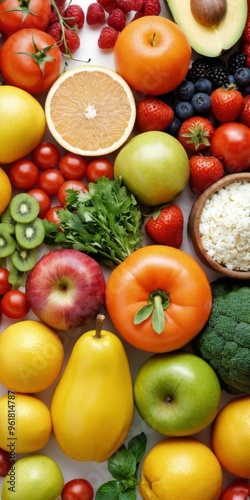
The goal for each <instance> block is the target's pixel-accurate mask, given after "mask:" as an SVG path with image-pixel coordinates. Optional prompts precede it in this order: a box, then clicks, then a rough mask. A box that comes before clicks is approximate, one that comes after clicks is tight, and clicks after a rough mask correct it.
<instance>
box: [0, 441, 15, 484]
mask: <svg viewBox="0 0 250 500" xmlns="http://www.w3.org/2000/svg"><path fill="white" fill-rule="evenodd" d="M12 465H13V462H11V460H10V454H9V453H8V451H5V450H3V449H2V448H0V477H5V476H6V475H7V474H8V472H9V470H10V468H11V466H12Z"/></svg>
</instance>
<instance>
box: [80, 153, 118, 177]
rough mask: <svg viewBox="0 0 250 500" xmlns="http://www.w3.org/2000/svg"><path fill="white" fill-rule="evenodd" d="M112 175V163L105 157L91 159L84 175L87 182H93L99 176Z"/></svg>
mask: <svg viewBox="0 0 250 500" xmlns="http://www.w3.org/2000/svg"><path fill="white" fill-rule="evenodd" d="M113 175H114V165H113V163H111V161H109V160H107V159H105V158H99V159H96V160H92V161H91V162H90V163H89V164H88V166H87V170H86V177H87V179H88V181H89V182H94V181H95V180H96V179H98V178H99V177H108V178H109V179H110V178H111V177H113Z"/></svg>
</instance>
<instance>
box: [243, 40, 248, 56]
mask: <svg viewBox="0 0 250 500" xmlns="http://www.w3.org/2000/svg"><path fill="white" fill-rule="evenodd" d="M242 52H244V54H246V56H247V57H249V56H250V43H249V42H245V43H244V44H243V47H242Z"/></svg>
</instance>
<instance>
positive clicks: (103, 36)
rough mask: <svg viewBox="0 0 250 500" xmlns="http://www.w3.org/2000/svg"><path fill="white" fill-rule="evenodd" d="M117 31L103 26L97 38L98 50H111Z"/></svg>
mask: <svg viewBox="0 0 250 500" xmlns="http://www.w3.org/2000/svg"><path fill="white" fill-rule="evenodd" d="M118 35H119V31H117V30H115V29H114V28H112V26H104V28H102V29H101V32H100V35H99V38H98V47H99V48H100V49H112V48H113V47H114V45H115V42H116V40H117V37H118Z"/></svg>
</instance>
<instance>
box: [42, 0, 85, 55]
mask: <svg viewBox="0 0 250 500" xmlns="http://www.w3.org/2000/svg"><path fill="white" fill-rule="evenodd" d="M84 21H85V14H84V11H83V9H82V8H81V7H80V5H75V4H69V5H68V6H67V4H66V0H51V16H50V22H49V25H48V27H47V29H46V32H47V33H48V34H49V35H51V36H52V38H54V40H55V41H56V42H58V44H59V47H60V50H61V52H62V53H63V55H64V56H67V57H72V54H74V53H75V52H76V51H77V50H78V49H79V47H80V43H81V42H80V38H79V35H78V31H79V30H80V29H82V28H83V25H84Z"/></svg>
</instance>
